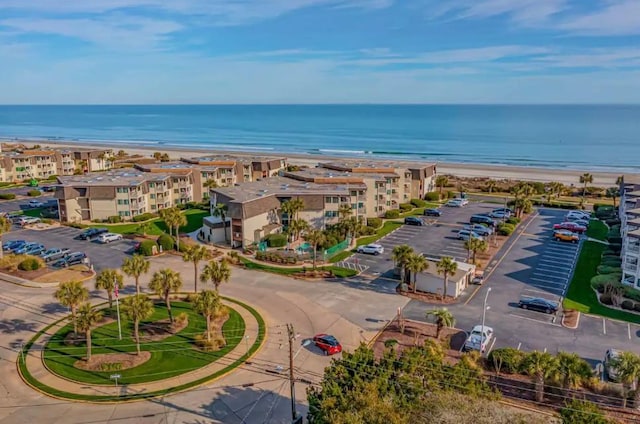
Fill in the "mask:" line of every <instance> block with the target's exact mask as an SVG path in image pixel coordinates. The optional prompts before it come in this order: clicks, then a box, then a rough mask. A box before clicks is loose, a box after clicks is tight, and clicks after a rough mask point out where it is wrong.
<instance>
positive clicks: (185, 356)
mask: <svg viewBox="0 0 640 424" xmlns="http://www.w3.org/2000/svg"><path fill="white" fill-rule="evenodd" d="M171 309H172V311H173V314H174V317H176V316H178V314H180V313H182V312H184V313H186V314H187V315H188V316H189V324H188V325H187V327H186V328H184V329H183V330H182V331H181V332H179V333H178V334H176V335H173V336H171V337H168V338H166V339H164V340H162V341H157V342H147V343H141V345H140V349H141V350H143V351H150V352H151V359H150V360H148V361H147V362H145V363H143V364H141V365H139V366H137V367H134V368H130V369H127V370H121V371H116V372H117V373H118V374H120V375H121V379H120V380H119V381H121V382H122V383H123V384H133V383H142V382H147V381H155V380H162V379H165V378H169V377H173V376H176V375H180V374H183V373H186V372H189V371H192V370H194V369H197V368H201V367H203V366H205V365H207V364H209V363H211V362H213V361H215V360H217V359H219V358H221V357H222V356H224V355H225V354H226V353H227V352H229V351H230V350H231V349H233V348H234V347H235V346H236V345H237V344H238V343H239V341H240V340H242V337H243V335H244V329H245V323H244V321H243V319H242V317H241V316H240V314H238V313H237V312H236V311H235V310H233V309H231V308H229V319H228V320H227V322H226V323H225V324H224V326H223V328H222V331H223V334H224V336H225V340H226V341H227V345H226V346H225V347H224V348H222V349H221V350H219V351H217V352H204V351H200V350H198V349H197V348H196V347H195V343H194V336H195V335H198V334H202V333H203V332H204V331H205V330H206V324H205V320H204V318H203V317H202V316H201V315H199V314H197V313H195V312H194V311H193V310H192V309H191V307H190V304H189V303H186V302H175V303H172V304H171ZM167 317H168V315H167V310H166V308H165V307H164V304H163V303H161V304H156V306H155V312H154V314H153V316H152V317H151V319H149V320H148V321H147V322H153V321H158V320H162V319H165V318H167ZM121 319H122V340H118V327H117V323H116V322H113V323H110V324H107V325H104V326H102V327H98V328H97V329H95V330H94V331H93V333H92V339H93V343H92V346H93V348H92V353H93V354H94V355H95V354H104V353H116V352H135V350H136V346H135V342H134V340H133V324H132V323H131V322H130V321H128V320H127V319H126V318H125V317H124V316H123V315H121ZM142 325H143V324H141V327H142ZM71 331H73V327H72V325H71V324H69V325H66V326H65V327H64V328H62V329H61V330H60V331H59V332H58V333H56V334H55V335H54V336H53V337H52V338H51V340H50V341H49V343H47V345H46V347H45V353H44V360H45V363H46V365H47V366H48V367H49V369H50V370H51V371H53V372H54V373H56V374H58V375H61V376H64V377H66V378H69V379H72V380H75V381H81V382H85V383H93V384H112V383H113V382H112V381H111V380H110V379H109V376H110V375H111V374H113V373H114V371H105V372H97V371H85V370H81V369H78V368H76V367H74V366H73V364H74V363H75V362H76V361H77V360H79V359H82V358H83V357H84V355H85V353H86V347H85V346H84V345H82V346H77V347H76V346H68V345H66V344H65V343H64V338H65V336H66V335H67V334H68V333H69V332H71Z"/></svg>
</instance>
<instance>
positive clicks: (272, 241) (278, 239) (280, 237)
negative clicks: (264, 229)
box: [264, 234, 287, 247]
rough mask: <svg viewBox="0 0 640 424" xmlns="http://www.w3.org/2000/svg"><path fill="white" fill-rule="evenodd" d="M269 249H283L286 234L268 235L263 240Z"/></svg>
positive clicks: (285, 243)
mask: <svg viewBox="0 0 640 424" xmlns="http://www.w3.org/2000/svg"><path fill="white" fill-rule="evenodd" d="M264 241H266V242H267V246H269V247H283V246H286V245H287V236H286V234H269V235H268V236H266V237H265V238H264Z"/></svg>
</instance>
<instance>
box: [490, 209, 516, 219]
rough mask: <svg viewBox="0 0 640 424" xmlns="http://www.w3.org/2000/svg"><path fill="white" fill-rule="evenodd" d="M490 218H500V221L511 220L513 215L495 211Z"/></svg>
mask: <svg viewBox="0 0 640 424" xmlns="http://www.w3.org/2000/svg"><path fill="white" fill-rule="evenodd" d="M489 216H490V217H491V218H498V219H507V218H511V214H510V213H509V212H504V211H493V212H491V213H490V214H489Z"/></svg>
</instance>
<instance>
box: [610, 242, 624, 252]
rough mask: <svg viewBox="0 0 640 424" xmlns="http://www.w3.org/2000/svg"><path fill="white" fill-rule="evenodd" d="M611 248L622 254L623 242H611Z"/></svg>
mask: <svg viewBox="0 0 640 424" xmlns="http://www.w3.org/2000/svg"><path fill="white" fill-rule="evenodd" d="M609 249H611V250H612V251H614V252H616V253H617V254H620V252H621V251H622V244H620V243H609Z"/></svg>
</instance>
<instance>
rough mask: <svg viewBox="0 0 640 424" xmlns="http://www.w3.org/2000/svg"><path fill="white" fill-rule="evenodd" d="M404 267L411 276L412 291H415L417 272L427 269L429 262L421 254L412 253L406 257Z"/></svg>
mask: <svg viewBox="0 0 640 424" xmlns="http://www.w3.org/2000/svg"><path fill="white" fill-rule="evenodd" d="M405 267H406V268H407V271H409V272H410V273H411V275H412V276H413V292H414V293H415V292H416V291H417V280H418V273H419V272H424V271H426V270H427V269H429V262H428V261H427V259H426V258H425V257H424V256H422V255H421V254H418V253H412V254H410V255H409V256H408V257H407V263H406V265H405Z"/></svg>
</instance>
